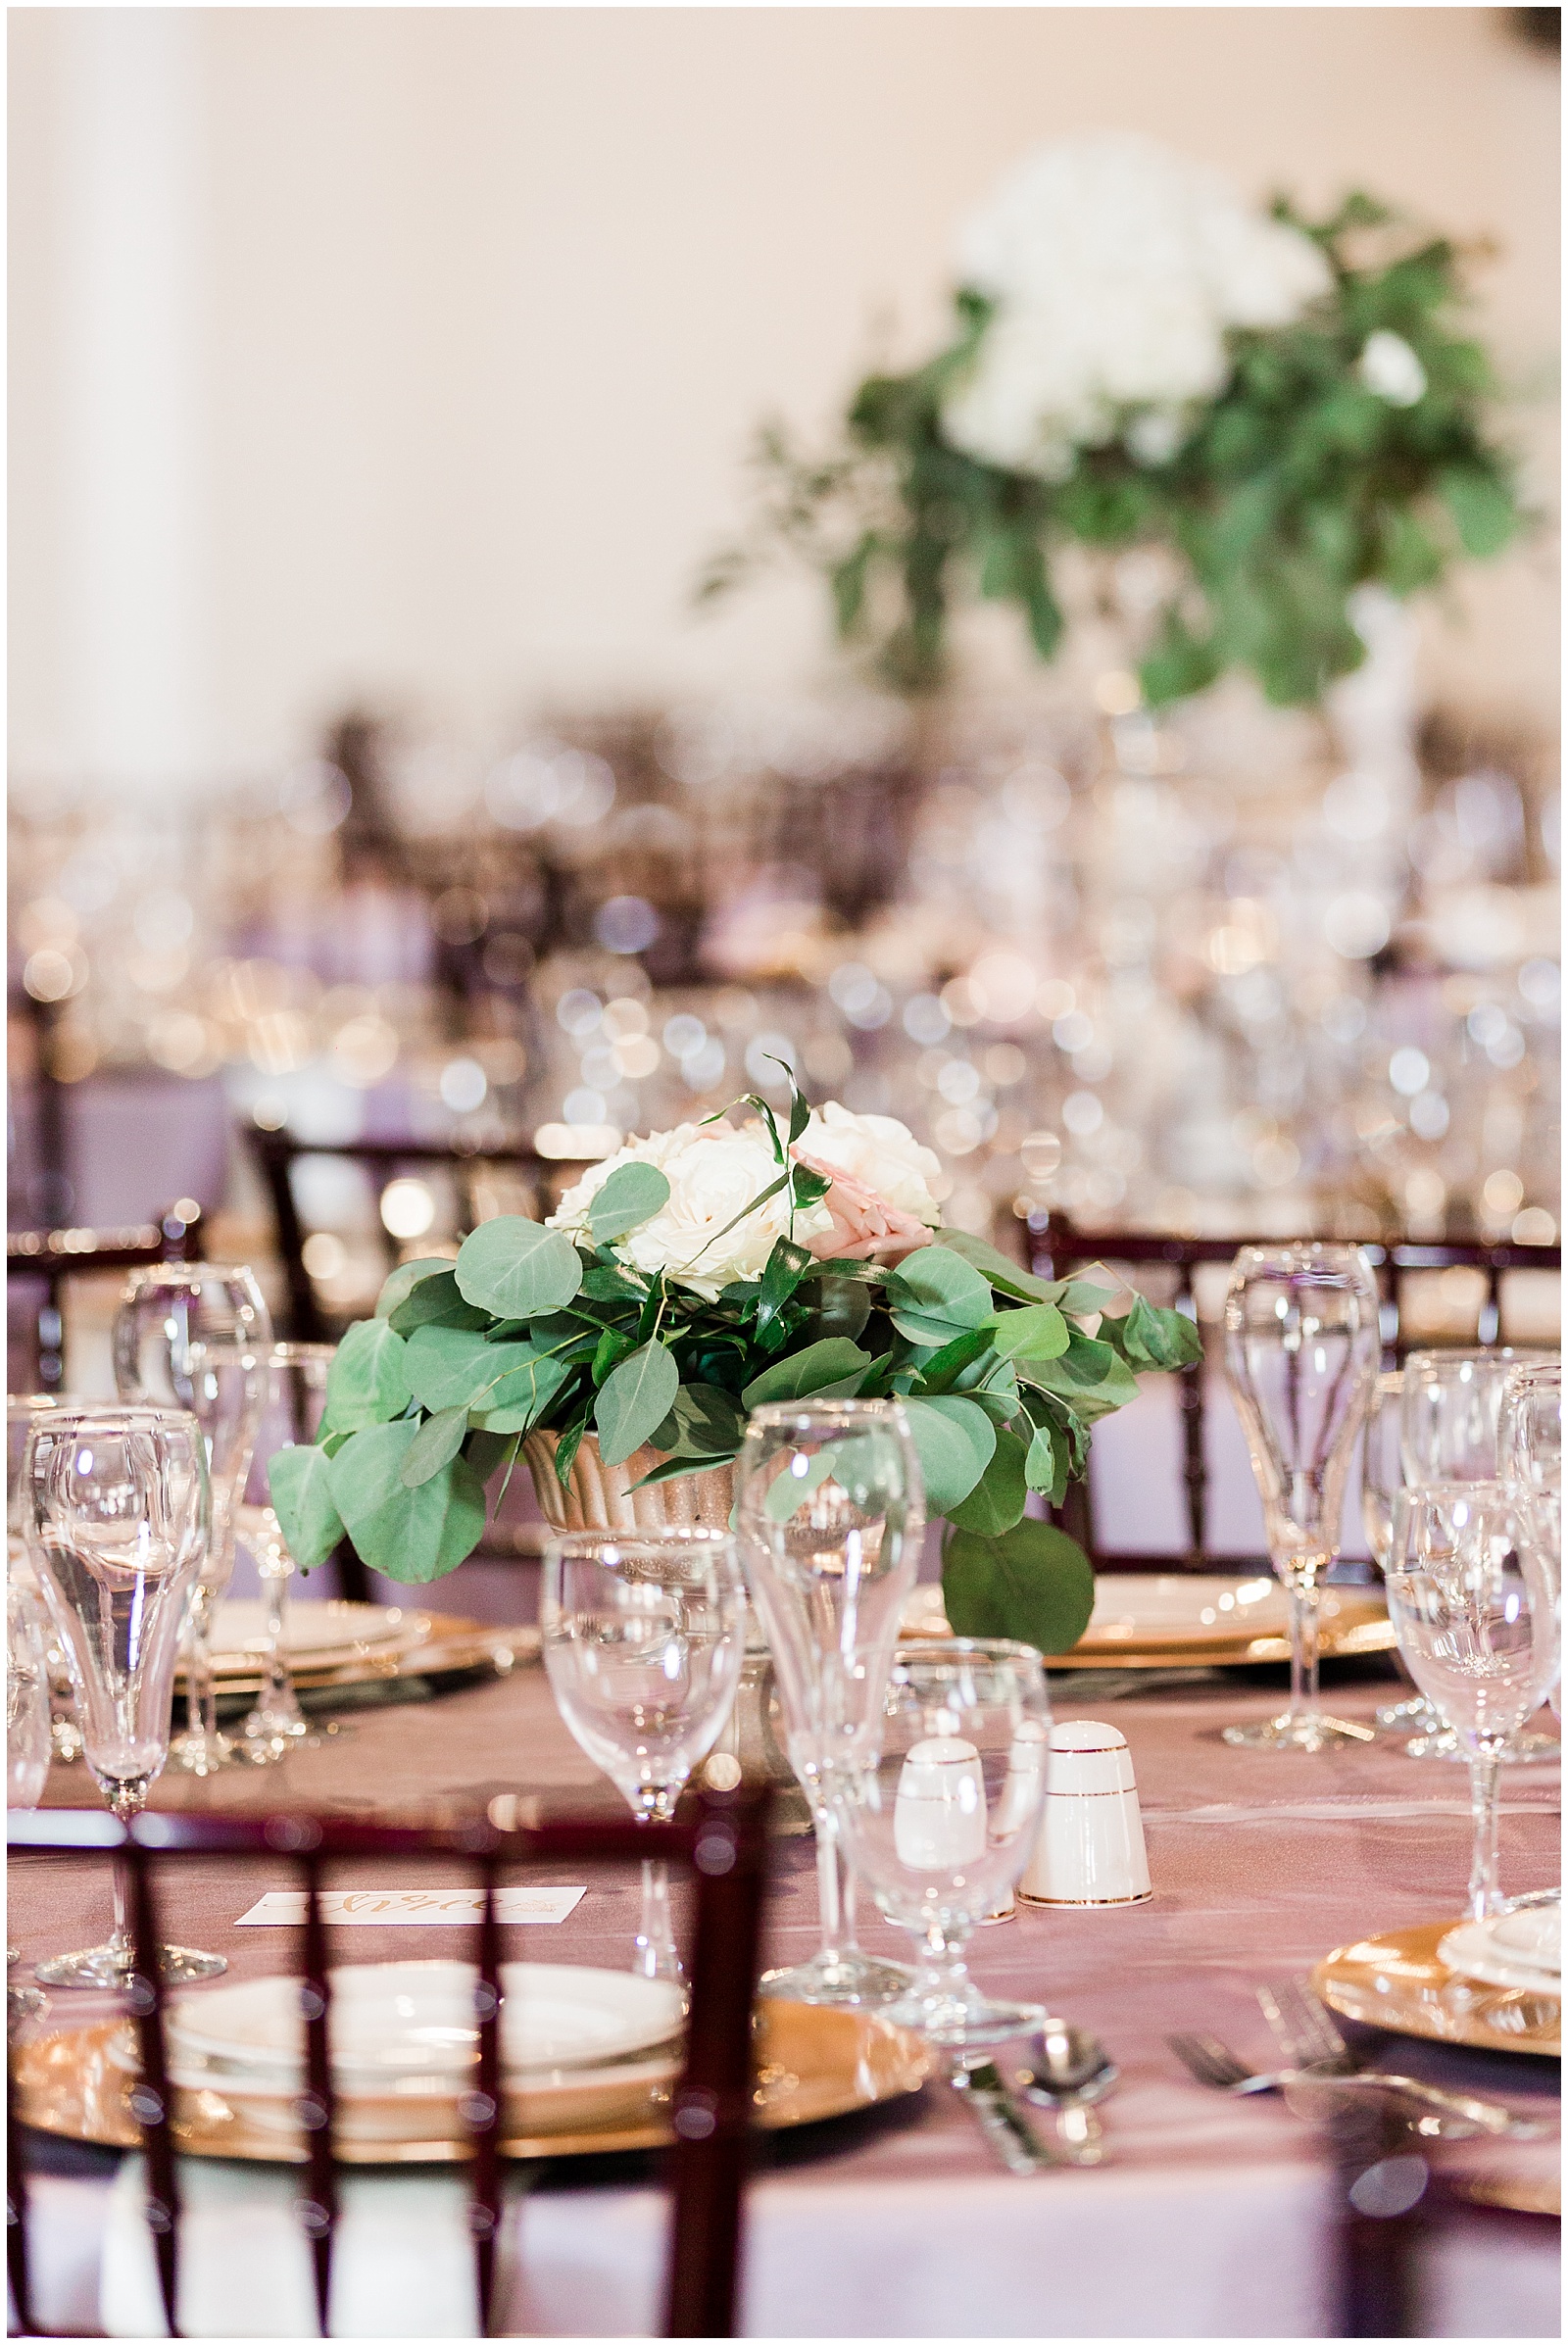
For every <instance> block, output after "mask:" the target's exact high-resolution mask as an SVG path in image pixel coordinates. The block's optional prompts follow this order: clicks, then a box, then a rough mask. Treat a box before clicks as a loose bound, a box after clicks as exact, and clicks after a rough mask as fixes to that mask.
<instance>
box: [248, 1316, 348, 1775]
mask: <svg viewBox="0 0 1568 2345" xmlns="http://www.w3.org/2000/svg"><path fill="white" fill-rule="evenodd" d="M335 1356H336V1346H335V1345H334V1344H331V1343H274V1344H273V1345H272V1348H271V1351H270V1355H269V1357H268V1396H267V1406H266V1409H265V1410H264V1412H263V1415H262V1421H261V1425H260V1428H259V1430H258V1432H257V1436H256V1445H255V1448H254V1450H253V1451H252V1454H251V1469H250V1479H249V1481H248V1482H247V1484H246V1486H245V1495H246V1499H247V1500H248V1501H249V1503H247V1504H244V1505H241V1506H240V1507H239V1509H238V1514H237V1529H238V1536H239V1538H240V1539H242V1540H243V1541H244V1544H245V1546H246V1548H247V1549H248V1550H249V1553H250V1555H251V1558H252V1560H253V1561H254V1563H255V1565H256V1571H257V1577H258V1578H259V1579H260V1581H261V1584H262V1602H263V1605H264V1606H265V1609H266V1639H267V1641H266V1644H265V1646H264V1648H263V1652H262V1684H261V1687H260V1689H259V1691H258V1693H257V1696H256V1699H255V1702H254V1703H253V1704H252V1706H251V1708H250V1710H249V1711H248V1713H247V1714H246V1716H245V1718H244V1719H243V1721H242V1722H241V1725H240V1731H239V1738H238V1741H237V1742H236V1745H235V1748H236V1751H237V1752H238V1753H240V1754H242V1755H244V1756H248V1757H249V1758H251V1759H252V1760H254V1761H255V1763H256V1764H257V1765H258V1766H266V1765H268V1764H270V1763H271V1762H274V1761H276V1760H278V1759H284V1758H287V1756H288V1754H289V1752H290V1751H291V1750H297V1749H298V1748H299V1746H300V1744H301V1743H302V1742H305V1741H308V1740H310V1739H311V1738H312V1737H311V1722H310V1720H309V1719H308V1718H307V1717H306V1715H305V1713H304V1711H303V1710H302V1709H301V1708H300V1703H299V1695H298V1694H297V1693H296V1692H295V1690H294V1680H293V1677H292V1675H291V1674H290V1671H289V1665H288V1644H287V1618H288V1591H289V1582H290V1581H291V1580H292V1578H293V1576H294V1570H295V1565H294V1558H293V1556H292V1555H291V1554H290V1553H289V1547H288V1541H287V1539H285V1538H284V1537H283V1528H282V1525H281V1524H280V1523H279V1522H278V1519H277V1516H276V1515H275V1514H274V1513H273V1511H272V1509H271V1507H270V1505H269V1504H268V1503H267V1498H268V1495H269V1490H268V1469H269V1467H270V1464H271V1461H272V1458H273V1457H274V1456H275V1455H276V1453H277V1451H278V1450H279V1449H284V1448H288V1447H291V1446H292V1445H293V1444H295V1443H302V1444H303V1443H306V1442H310V1441H315V1439H316V1429H317V1427H318V1425H319V1423H320V1421H321V1412H322V1410H323V1409H324V1408H325V1406H326V1380H327V1377H328V1375H329V1373H330V1371H331V1367H332V1361H333V1359H334V1357H335ZM349 1731H350V1730H348V1729H347V1728H344V1727H339V1728H337V1730H336V1733H337V1734H338V1735H339V1736H342V1735H343V1734H347V1733H348V1732H349Z"/></svg>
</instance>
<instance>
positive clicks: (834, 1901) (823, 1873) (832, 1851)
mask: <svg viewBox="0 0 1568 2345" xmlns="http://www.w3.org/2000/svg"><path fill="white" fill-rule="evenodd" d="M815 1823H816V1894H817V1902H818V1904H819V1905H820V1907H821V1911H822V1954H823V1957H824V1959H825V1960H826V1961H827V1962H829V1963H836V1962H837V1961H838V1959H839V1953H840V1950H841V1947H842V1943H843V1907H842V1904H841V1901H840V1898H839V1846H838V1832H837V1831H836V1830H835V1827H834V1823H833V1811H832V1809H831V1808H827V1807H822V1808H818V1809H817V1811H816V1818H815Z"/></svg>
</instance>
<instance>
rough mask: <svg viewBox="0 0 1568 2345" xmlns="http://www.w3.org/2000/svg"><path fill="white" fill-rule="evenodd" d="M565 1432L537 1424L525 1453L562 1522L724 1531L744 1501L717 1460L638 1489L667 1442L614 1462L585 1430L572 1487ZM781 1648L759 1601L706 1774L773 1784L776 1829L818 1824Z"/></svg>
mask: <svg viewBox="0 0 1568 2345" xmlns="http://www.w3.org/2000/svg"><path fill="white" fill-rule="evenodd" d="M560 1439H561V1437H560V1435H559V1434H555V1433H531V1434H529V1435H528V1437H527V1439H526V1441H524V1442H523V1444H522V1454H523V1456H524V1457H525V1458H526V1459H527V1461H528V1471H529V1472H530V1474H532V1476H533V1487H534V1490H535V1491H536V1492H537V1494H538V1499H539V1507H540V1511H541V1513H542V1514H543V1515H544V1518H545V1520H546V1522H547V1523H549V1524H550V1525H551V1527H552V1529H554V1530H557V1531H664V1530H673V1529H684V1530H690V1529H701V1530H707V1531H723V1530H725V1529H727V1527H728V1524H729V1518H730V1512H731V1509H732V1508H733V1506H734V1504H735V1469H734V1467H733V1466H728V1465H726V1466H714V1467H712V1468H711V1470H710V1471H709V1472H708V1473H706V1474H681V1475H678V1476H677V1477H676V1478H675V1479H674V1480H673V1481H670V1482H656V1483H654V1484H653V1485H652V1487H651V1488H648V1489H645V1490H634V1489H633V1488H632V1485H633V1483H636V1482H640V1481H641V1480H642V1478H643V1476H644V1475H645V1474H650V1473H652V1472H653V1469H654V1468H655V1466H658V1465H662V1463H663V1460H664V1454H665V1453H664V1451H663V1450H662V1449H653V1448H648V1447H644V1448H641V1449H634V1450H633V1451H632V1453H631V1455H630V1457H628V1458H626V1459H625V1460H624V1461H623V1463H622V1464H620V1465H618V1466H607V1465H606V1464H605V1462H604V1459H603V1458H602V1457H601V1456H600V1454H599V1442H598V1440H597V1439H596V1437H595V1436H594V1435H593V1434H591V1433H590V1434H585V1435H584V1436H583V1439H582V1441H580V1442H579V1443H578V1446H577V1454H576V1456H575V1457H574V1458H573V1459H572V1461H571V1472H570V1474H569V1476H568V1477H567V1480H566V1482H565V1485H564V1487H563V1485H562V1484H561V1482H560V1481H559V1480H558V1478H557V1475H556V1449H557V1446H558V1444H559V1442H560ZM782 1733H783V1720H782V1713H781V1711H780V1707H779V1699H778V1692H777V1689H776V1687H775V1685H774V1684H773V1656H772V1654H771V1653H770V1652H769V1651H768V1648H767V1640H766V1638H765V1637H764V1636H763V1635H762V1624H761V1622H760V1619H759V1618H758V1614H757V1610H756V1608H755V1606H748V1607H747V1613H746V1659H745V1662H744V1664H743V1665H742V1669H741V1683H740V1690H739V1692H738V1693H737V1694H736V1696H735V1707H734V1709H733V1710H732V1711H731V1712H730V1715H729V1718H728V1720H727V1722H726V1724H725V1727H724V1731H723V1733H722V1734H720V1736H719V1738H718V1740H717V1742H716V1743H715V1744H714V1745H713V1748H712V1750H711V1752H710V1753H709V1756H708V1759H707V1761H706V1762H705V1765H704V1769H703V1773H704V1775H705V1776H706V1778H707V1780H708V1782H709V1783H712V1784H713V1785H714V1786H715V1788H717V1789H719V1790H729V1789H731V1788H733V1786H734V1785H735V1784H736V1783H743V1782H744V1783H771V1784H772V1786H773V1789H774V1793H775V1795H776V1802H777V1804H776V1806H775V1808H774V1811H773V1813H774V1827H773V1828H774V1830H775V1832H783V1833H787V1834H795V1833H801V1832H809V1831H810V1829H811V1812H810V1809H809V1807H808V1805H807V1802H806V1797H805V1794H804V1793H803V1791H802V1790H801V1787H800V1784H799V1783H797V1782H796V1779H795V1770H794V1768H793V1767H792V1766H791V1765H790V1762H789V1757H788V1754H787V1753H786V1751H785V1748H784V1743H783V1738H782Z"/></svg>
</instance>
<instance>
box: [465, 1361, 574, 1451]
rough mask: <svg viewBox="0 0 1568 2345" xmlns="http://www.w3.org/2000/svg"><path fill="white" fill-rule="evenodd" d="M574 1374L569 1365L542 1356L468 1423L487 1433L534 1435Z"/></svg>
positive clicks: (521, 1370)
mask: <svg viewBox="0 0 1568 2345" xmlns="http://www.w3.org/2000/svg"><path fill="white" fill-rule="evenodd" d="M573 1373H574V1370H573V1367H572V1366H571V1364H569V1363H568V1362H567V1361H565V1360H560V1359H552V1358H550V1357H549V1355H548V1354H544V1353H541V1354H540V1355H539V1357H537V1358H536V1359H532V1360H530V1361H529V1362H528V1363H527V1365H526V1366H525V1367H522V1368H518V1369H515V1371H514V1373H513V1374H512V1375H511V1376H509V1377H507V1379H506V1380H505V1382H504V1383H503V1384H501V1385H499V1386H498V1387H497V1388H496V1390H495V1391H494V1392H491V1393H490V1394H489V1395H488V1397H487V1398H486V1399H485V1400H484V1402H483V1403H482V1404H481V1405H480V1406H479V1407H477V1408H473V1409H470V1411H469V1416H468V1421H469V1423H470V1424H471V1425H474V1426H477V1427H478V1428H479V1430H480V1431H481V1432H483V1433H531V1432H532V1431H533V1428H534V1427H535V1426H536V1425H537V1424H538V1422H539V1420H540V1418H541V1417H542V1416H544V1414H545V1413H546V1411H547V1410H548V1409H549V1407H550V1405H551V1403H552V1401H553V1400H554V1399H555V1397H556V1394H557V1393H558V1392H560V1391H561V1389H562V1387H563V1386H564V1384H566V1383H567V1382H568V1381H569V1379H570V1378H571V1376H572V1375H573Z"/></svg>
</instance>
